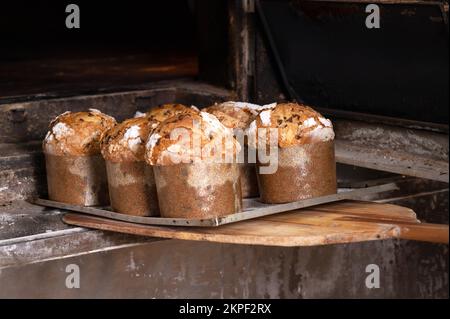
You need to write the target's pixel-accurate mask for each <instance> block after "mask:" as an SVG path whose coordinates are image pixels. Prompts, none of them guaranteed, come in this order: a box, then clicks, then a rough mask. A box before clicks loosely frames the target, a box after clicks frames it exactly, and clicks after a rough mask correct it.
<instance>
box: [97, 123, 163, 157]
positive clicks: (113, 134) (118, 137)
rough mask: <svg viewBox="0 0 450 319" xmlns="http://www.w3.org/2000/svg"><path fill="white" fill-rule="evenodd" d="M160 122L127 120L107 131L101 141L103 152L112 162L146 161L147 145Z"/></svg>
mask: <svg viewBox="0 0 450 319" xmlns="http://www.w3.org/2000/svg"><path fill="white" fill-rule="evenodd" d="M158 124H159V122H158V121H156V120H152V119H151V118H149V117H146V116H144V117H137V118H132V119H127V120H125V121H123V122H122V123H119V124H117V125H116V126H114V127H112V128H110V129H109V130H107V131H106V132H105V133H104V134H103V137H102V139H101V152H102V155H103V157H104V158H105V159H106V160H109V161H112V162H140V161H144V154H145V143H146V142H147V138H148V136H149V134H150V133H151V131H152V130H153V129H155V128H156V127H157V126H158Z"/></svg>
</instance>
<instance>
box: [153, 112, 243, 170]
mask: <svg viewBox="0 0 450 319" xmlns="http://www.w3.org/2000/svg"><path fill="white" fill-rule="evenodd" d="M206 115H207V116H209V117H213V118H215V117H214V116H213V115H211V114H208V113H206V112H195V113H194V112H189V113H180V114H177V115H175V116H173V117H171V118H169V119H167V120H166V121H164V122H162V123H161V124H160V125H159V126H158V127H157V128H156V129H155V130H154V131H153V133H152V134H154V136H158V140H157V141H156V143H155V145H152V146H151V145H149V143H150V142H151V141H150V140H149V141H148V143H147V147H146V154H145V160H146V161H147V163H149V164H150V165H172V164H174V163H172V161H171V160H170V158H169V157H168V156H163V153H165V151H167V150H168V148H169V147H170V146H171V145H174V144H176V143H177V141H174V140H172V139H171V132H172V131H173V130H175V129H178V128H184V129H186V130H187V132H188V133H189V136H190V141H189V142H190V149H191V150H192V149H193V146H194V145H193V138H192V136H196V137H200V138H201V139H200V145H201V149H203V148H204V147H205V146H206V145H211V143H214V142H220V143H222V141H224V138H226V137H228V138H230V139H231V140H232V141H233V146H232V150H231V152H232V153H233V155H235V154H236V152H238V151H239V150H240V145H239V143H238V142H237V141H236V140H235V139H234V138H233V137H232V131H231V129H229V128H227V127H225V126H224V125H222V124H221V123H220V121H218V120H217V119H216V118H215V119H216V121H217V124H218V125H220V126H219V127H217V128H216V129H214V130H212V131H210V128H211V127H210V126H209V124H208V123H207V121H206V120H205V119H204V117H205V116H206ZM194 123H196V124H197V125H195V124H194ZM207 131H208V132H207ZM149 139H151V137H150V138H149ZM222 146H224V145H223V143H222ZM227 151H230V150H229V149H228V150H227ZM224 152H225V147H223V153H222V155H221V158H223V157H224ZM203 155H204V154H201V156H202V157H201V160H205V159H207V158H206V157H204V156H203ZM194 157H195V155H192V157H191V161H194V160H199V158H195V159H194Z"/></svg>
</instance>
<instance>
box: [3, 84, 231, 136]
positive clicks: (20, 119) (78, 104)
mask: <svg viewBox="0 0 450 319" xmlns="http://www.w3.org/2000/svg"><path fill="white" fill-rule="evenodd" d="M231 96H232V94H231V93H230V92H229V91H227V90H225V89H221V88H217V87H213V86H210V85H207V84H202V83H196V82H192V81H180V80H179V81H172V82H170V81H167V82H156V83H152V84H149V85H147V87H146V88H140V89H136V90H128V91H124V92H116V93H107V94H96V95H85V96H73V97H66V98H46V99H42V100H39V99H35V100H33V101H29V102H19V103H8V104H0V143H18V142H28V141H32V140H42V139H43V138H44V136H45V133H46V131H47V129H48V123H49V122H50V120H52V119H53V118H54V117H56V116H57V115H59V114H61V113H63V112H65V111H81V110H86V109H87V108H97V109H99V110H101V111H103V112H105V113H107V114H110V115H112V116H114V117H115V118H116V119H117V120H118V121H122V120H124V119H126V118H129V117H132V116H133V115H134V113H135V112H136V111H138V110H139V111H145V110H147V109H148V108H150V107H151V106H155V105H159V104H162V103H169V102H173V101H177V102H178V103H186V104H191V103H192V102H196V103H195V104H197V105H198V106H199V107H203V106H209V105H211V104H212V103H214V102H217V101H223V100H225V99H230V98H231ZM140 99H144V101H141V102H140V103H138V102H139V100H140Z"/></svg>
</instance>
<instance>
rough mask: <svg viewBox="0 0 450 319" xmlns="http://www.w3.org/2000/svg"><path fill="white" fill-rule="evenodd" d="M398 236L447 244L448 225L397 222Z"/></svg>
mask: <svg viewBox="0 0 450 319" xmlns="http://www.w3.org/2000/svg"><path fill="white" fill-rule="evenodd" d="M398 227H399V229H400V233H399V234H398V236H397V237H398V238H401V239H409V240H418V241H425V242H430V243H439V244H447V245H448V225H441V224H427V223H418V224H412V223H411V224H409V223H408V224H399V225H398Z"/></svg>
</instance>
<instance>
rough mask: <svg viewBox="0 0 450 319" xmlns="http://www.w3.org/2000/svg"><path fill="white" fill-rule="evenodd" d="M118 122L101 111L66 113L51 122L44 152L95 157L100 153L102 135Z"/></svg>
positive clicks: (90, 110)
mask: <svg viewBox="0 0 450 319" xmlns="http://www.w3.org/2000/svg"><path fill="white" fill-rule="evenodd" d="M115 124H116V120H115V119H114V118H113V117H111V116H109V115H106V114H104V113H102V112H100V111H99V110H96V109H89V110H88V111H86V112H65V113H63V114H61V115H59V116H57V117H56V118H55V119H54V120H53V121H51V122H50V127H49V131H48V133H47V135H46V136H45V139H44V141H43V149H44V152H46V153H48V154H53V155H77V156H84V155H94V154H99V153H100V139H101V135H102V134H103V133H104V132H105V131H106V130H108V129H110V128H112V127H113V126H114V125H115Z"/></svg>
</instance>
